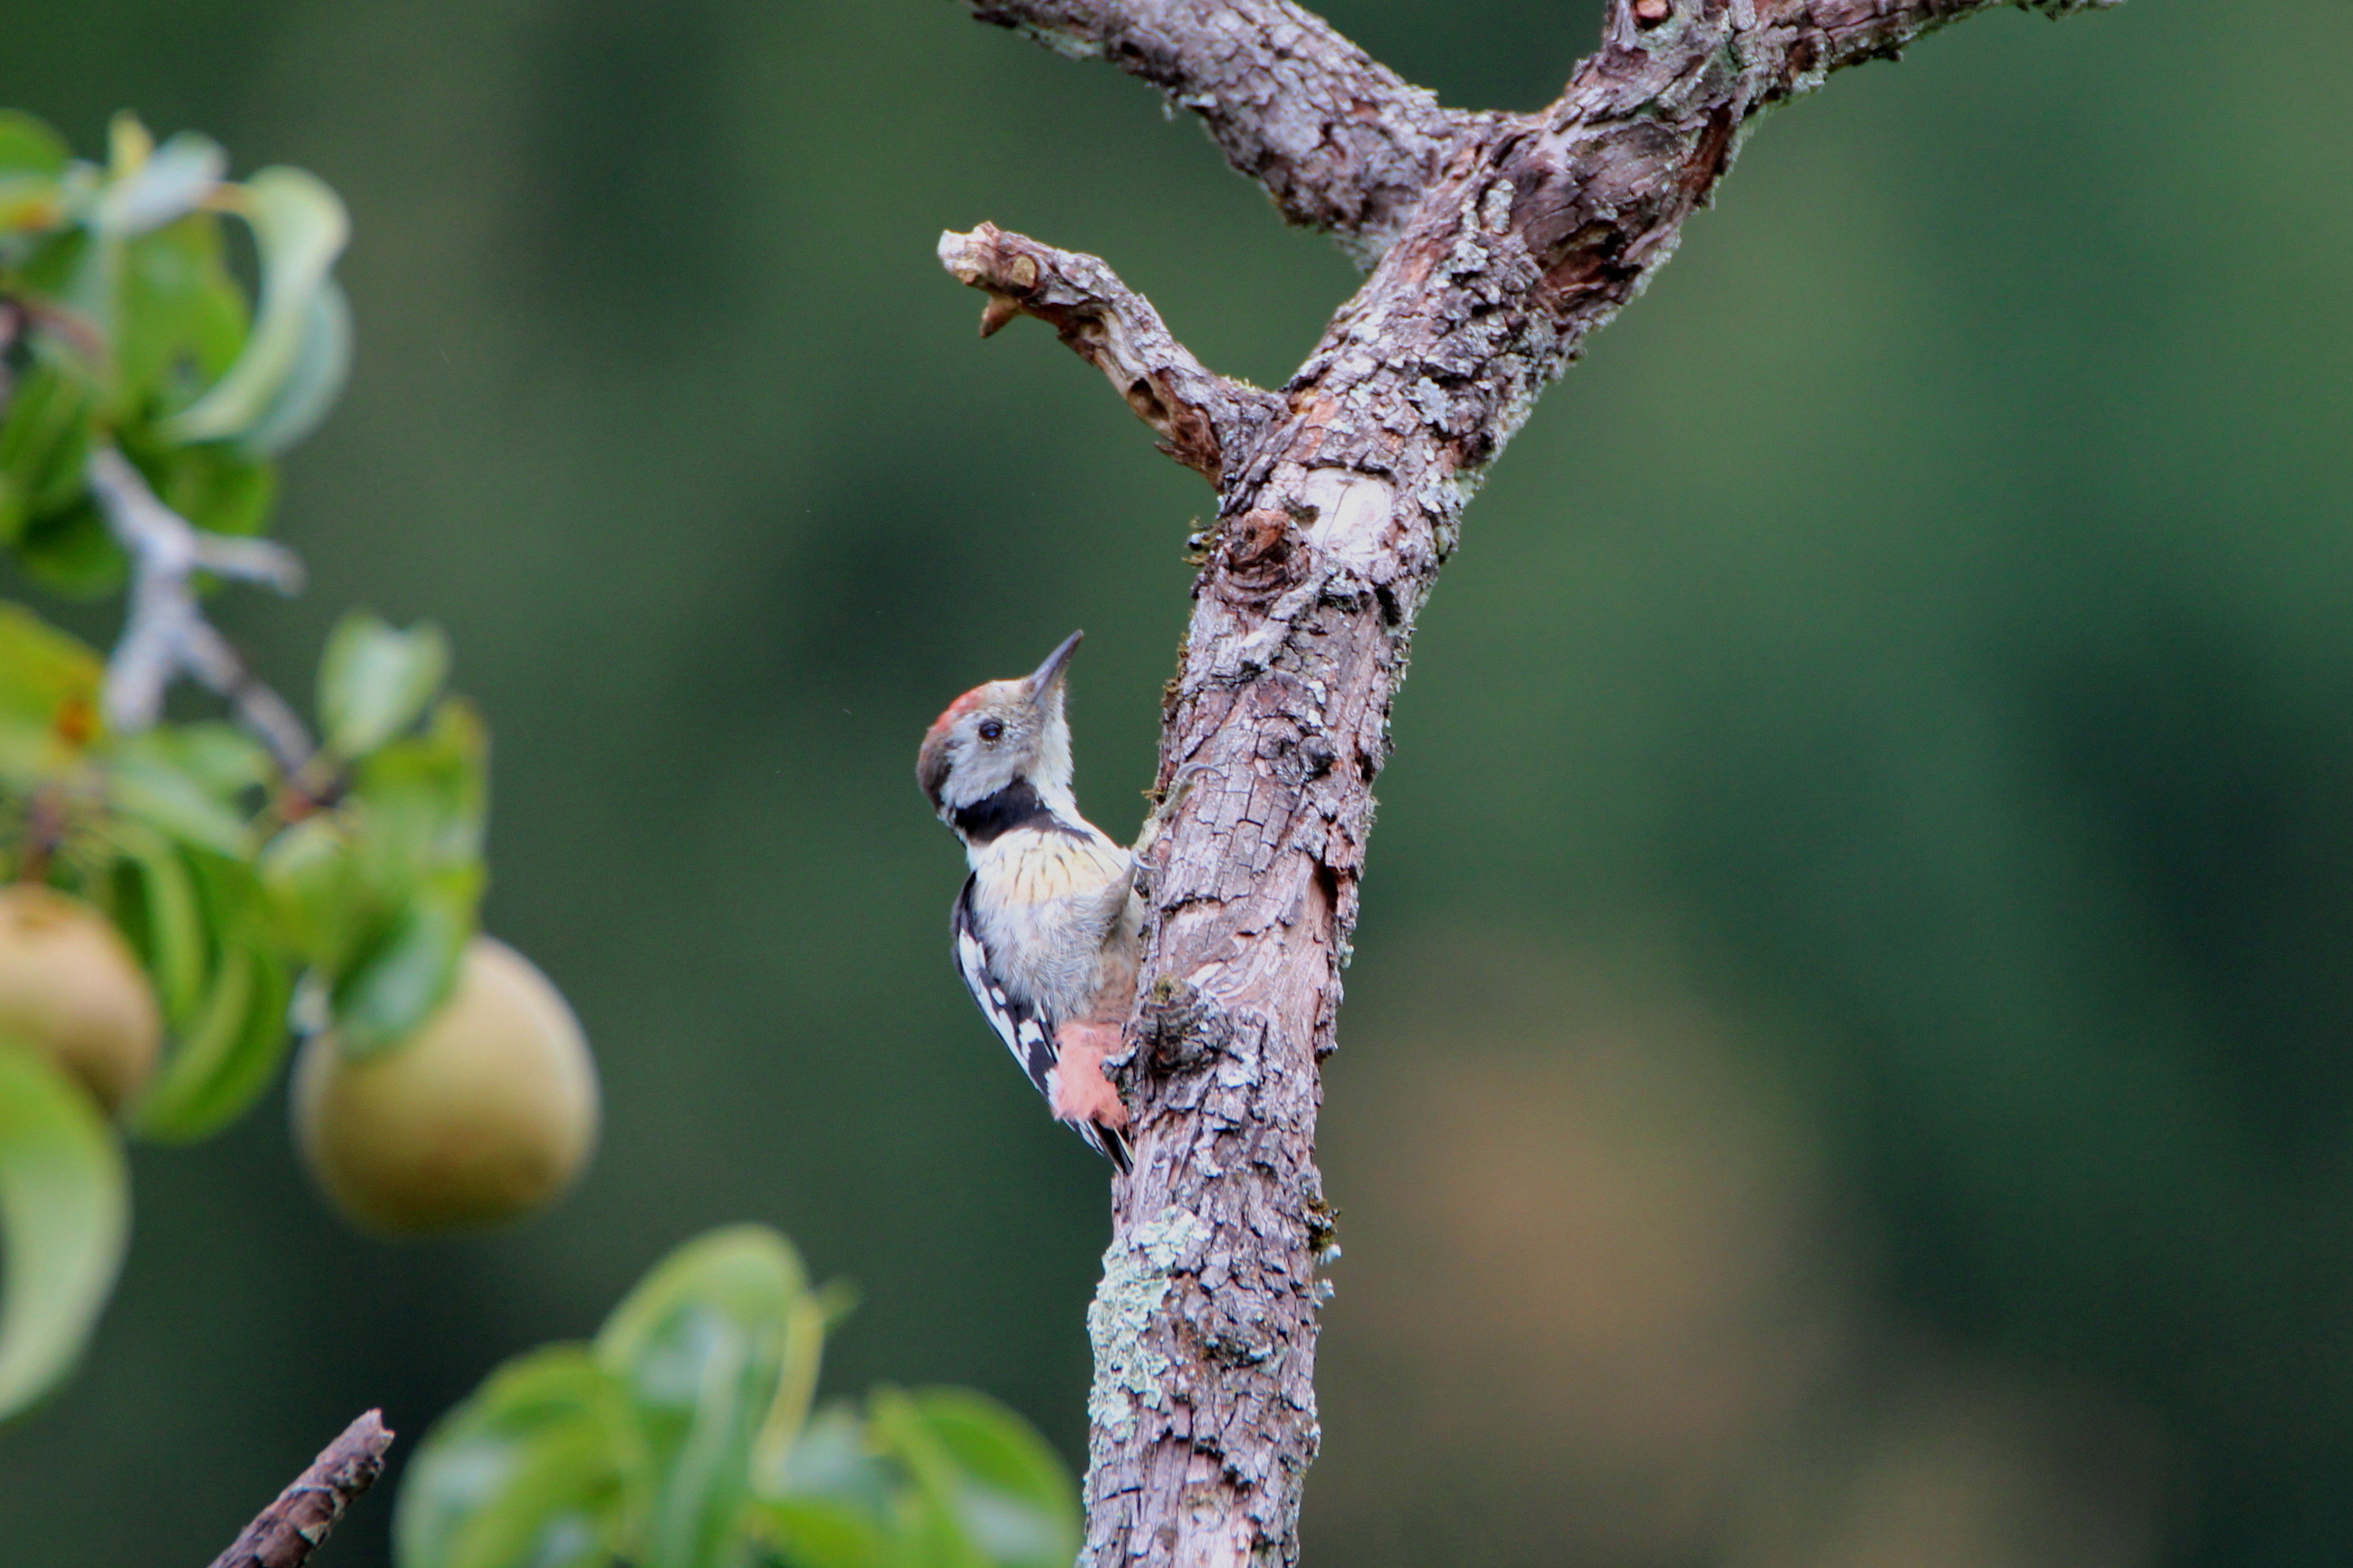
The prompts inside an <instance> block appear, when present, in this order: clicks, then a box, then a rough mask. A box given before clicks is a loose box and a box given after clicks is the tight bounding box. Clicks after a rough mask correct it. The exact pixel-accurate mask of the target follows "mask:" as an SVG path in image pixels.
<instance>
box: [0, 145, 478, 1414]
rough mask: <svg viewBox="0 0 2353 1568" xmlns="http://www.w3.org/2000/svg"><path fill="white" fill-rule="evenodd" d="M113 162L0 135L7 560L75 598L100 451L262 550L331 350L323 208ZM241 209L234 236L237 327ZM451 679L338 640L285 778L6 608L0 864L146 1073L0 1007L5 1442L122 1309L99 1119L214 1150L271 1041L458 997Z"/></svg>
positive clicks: (103, 559) (162, 154)
mask: <svg viewBox="0 0 2353 1568" xmlns="http://www.w3.org/2000/svg"><path fill="white" fill-rule="evenodd" d="M226 169H227V157H226V155H225V154H224V153H222V151H221V149H220V148H219V147H218V146H216V144H215V143H213V142H210V141H208V140H206V139H205V138H203V137H201V136H196V135H193V134H187V133H183V134H180V135H176V136H174V137H173V138H171V139H170V140H169V141H167V142H164V143H163V144H162V145H161V146H158V145H156V144H155V143H154V142H153V139H152V138H151V137H150V136H149V135H148V133H147V132H146V131H145V130H144V128H143V127H142V126H141V125H140V123H139V122H138V121H136V120H134V119H132V118H131V117H129V116H127V115H125V116H119V117H117V119H116V120H115V121H114V124H113V128H112V132H111V147H110V150H109V155H108V160H107V162H106V163H104V164H103V165H100V164H97V163H88V162H81V161H77V160H74V159H72V158H70V157H69V155H68V153H67V150H66V148H65V145H64V143H63V142H62V141H61V140H60V139H59V138H58V136H57V135H56V134H55V133H54V132H50V131H49V130H48V129H47V127H46V126H44V125H42V124H40V123H39V122H37V121H34V120H32V119H30V118H28V117H26V116H24V115H18V114H11V113H0V356H4V357H0V545H5V547H6V548H7V550H8V551H9V552H11V553H12V554H13V556H14V558H15V559H16V562H17V563H19V564H20V565H22V566H23V567H24V569H25V570H26V574H28V575H29V576H31V577H32V578H33V579H34V580H36V581H37V582H39V583H42V584H47V585H48V586H50V587H52V588H55V589H58V590H59V591H63V592H68V593H81V594H88V593H104V592H109V591H111V590H113V589H116V588H118V587H120V586H121V585H122V584H124V582H125V579H126V575H127V567H128V563H127V561H126V558H125V555H124V552H123V551H122V550H121V548H120V546H119V545H118V543H117V542H116V541H115V539H114V538H113V536H112V535H111V532H110V531H109V526H108V523H107V521H106V519H105V517H104V515H103V514H102V512H101V510H100V507H99V505H98V503H97V502H96V500H94V499H93V496H92V494H91V488H90V483H89V481H88V479H87V467H88V464H89V461H90V458H91V456H92V454H93V453H96V452H99V451H101V450H109V449H111V450H116V451H120V452H121V453H122V454H123V455H124V456H125V457H126V458H128V459H129V460H130V461H131V462H132V464H133V465H134V466H135V467H136V468H137V470H138V472H139V475H140V477H141V478H142V479H143V480H144V481H145V482H146V483H147V484H148V485H149V486H150V487H151V488H152V489H153V491H154V493H155V495H156V496H157V497H158V498H159V499H160V500H162V501H163V502H164V504H165V505H166V506H168V507H169V508H170V509H172V510H174V511H175V512H177V513H178V514H179V515H180V516H181V517H182V518H184V519H185V521H188V522H189V523H191V524H193V525H194V526H195V528H196V529H198V530H199V531H205V532H210V533H215V534H219V533H230V534H252V533H256V532H258V531H259V530H260V529H261V527H262V525H263V523H264V521H266V514H267V511H268V509H269V501H270V498H271V495H272V491H273V488H274V479H273V477H272V471H271V468H270V463H269V459H270V458H271V456H272V455H273V454H275V453H277V452H279V451H280V450H282V449H283V448H284V447H286V446H288V445H289V444H290V443H291V442H292V441H294V440H296V439H298V438H299V437H301V436H302V435H303V434H305V433H306V432H307V431H308V430H309V429H310V428H311V426H313V425H315V424H316V423H317V422H318V420H319V419H320V417H321V416H322V415H323V414H324V413H325V411H326V409H327V407H328V405H330V404H331V403H332V400H333V398H334V396H335V395H336V392H337V391H338V389H339V388H340V387H341V385H342V383H343V373H344V368H345V365H346V363H347V361H348V358H349V335H350V334H349V326H348V321H347V312H346V310H345V308H344V304H343V296H342V294H341V293H340V292H339V290H338V289H337V288H336V285H335V282H334V279H333V278H332V272H331V268H332V264H333V262H334V259H335V258H336V256H337V255H338V253H339V252H340V251H341V250H342V248H343V241H344V237H345V232H346V227H347V224H346V219H345V217H344V215H343V206H342V205H341V203H340V202H339V201H338V200H337V199H336V197H335V195H334V194H333V193H332V191H330V190H328V189H327V187H326V186H325V185H323V184H321V183H320V182H319V181H318V180H317V179H315V178H314V177H312V176H311V175H310V174H304V173H302V172H301V171H300V170H295V169H284V168H279V169H265V170H263V171H261V172H260V173H259V174H255V175H253V176H252V177H251V178H250V179H248V180H247V181H245V182H243V183H241V184H240V183H232V182H230V181H228V180H227V179H226V178H224V174H225V171H226ZM230 219H235V220H237V221H239V222H241V223H242V224H243V225H244V226H246V227H247V228H248V229H249V231H250V233H251V236H252V240H253V246H254V252H255V256H256V258H257V265H258V269H259V291H258V303H257V304H253V305H249V304H248V298H247V293H246V290H245V289H243V288H242V287H241V286H240V284H239V283H238V281H237V278H236V276H235V272H234V269H233V268H232V266H231V261H230V256H229V249H230V247H229V237H228V234H227V220H230ZM138 609H139V598H138V594H137V592H136V590H135V588H134V592H133V594H132V603H131V612H132V615H133V616H136V614H137V613H138ZM449 661H450V656H449V648H448V642H447V640H446V639H445V638H444V637H442V636H441V634H440V633H439V632H438V631H437V630H436V629H434V628H433V627H431V626H418V627H416V628H414V629H411V630H406V631H402V630H398V629H396V628H394V627H392V626H388V625H386V624H385V623H384V622H383V621H381V620H378V619H376V618H375V617H373V616H366V615H363V614H354V615H352V616H347V617H346V618H345V619H344V620H343V623H342V625H341V626H338V627H337V629H336V630H335V632H334V634H333V636H332V637H331V639H330V640H329V643H328V645H327V648H326V651H325V655H324V658H323V659H322V664H321V668H320V671H319V679H318V691H317V710H318V713H319V715H320V718H321V721H322V729H323V738H322V742H321V744H320V745H319V746H318V747H317V748H316V750H315V752H313V753H312V754H311V755H310V756H308V757H305V758H292V759H289V758H285V757H281V756H279V755H275V754H273V752H272V751H271V750H270V749H269V747H267V746H265V745H264V744H262V743H261V742H259V741H257V740H256V739H255V738H253V737H252V736H250V735H248V734H247V733H246V732H245V731H243V730H241V729H239V728H237V726H235V725H233V724H230V723H227V722H220V721H191V722H174V723H164V724H159V725H156V726H154V727H153V728H150V729H146V730H143V731H137V732H121V731H116V730H114V729H112V728H111V727H110V726H109V724H108V723H107V722H106V721H105V719H104V718H103V715H104V713H105V712H106V704H105V701H104V692H105V686H106V681H107V671H106V667H105V664H104V662H103V661H102V660H101V659H100V657H99V656H98V654H97V653H95V652H94V651H93V650H91V649H90V648H89V647H86V646H84V645H83V644H82V643H80V642H79V641H78V640H77V639H75V638H73V637H69V636H68V635H67V634H66V633H64V632H62V631H60V630H58V629H57V628H56V627H54V626H50V625H48V624H47V623H46V622H44V621H43V620H42V619H40V618H39V617H38V616H37V615H35V614H34V613H33V612H32V611H31V610H29V609H27V608H26V607H24V606H22V605H13V604H5V605H0V872H5V876H7V877H8V878H9V879H13V880H14V881H15V882H16V883H17V884H20V885H26V886H30V887H35V888H47V889H57V890H58V891H59V892H61V893H63V894H66V895H69V897H70V898H71V899H72V900H77V901H78V902H79V904H80V905H86V906H87V907H88V908H89V909H90V910H95V911H96V912H97V913H98V914H99V915H101V916H103V917H104V920H105V921H107V922H109V923H110V924H111V927H112V928H113V929H114V930H115V931H118V932H119V933H120V935H121V940H122V942H123V943H125V944H127V947H128V951H129V952H130V953H131V954H132V957H133V958H134V959H135V961H136V968H137V971H138V976H139V978H141V979H143V982H144V984H145V985H146V987H148V988H149V989H151V990H152V993H153V1004H152V1006H150V1005H147V1004H146V1003H145V1002H144V1001H143V999H142V998H138V997H132V998H128V999H127V1000H126V1001H125V1004H124V1005H126V1006H127V1007H129V1008H130V1010H131V1012H132V1014H133V1015H136V1014H137V1013H138V1011H139V1010H140V1009H141V1008H142V1007H144V1008H145V1009H146V1010H147V1011H148V1012H150V1013H152V1014H153V1015H154V1016H155V1018H156V1019H157V1021H158V1022H159V1024H160V1031H161V1035H162V1048H161V1051H160V1059H153V1058H157V1057H158V1055H159V1053H158V1052H157V1050H156V1048H155V1045H154V1043H153V1041H148V1042H146V1043H144V1044H142V1043H141V1042H139V1041H137V1040H132V1041H130V1042H129V1043H128V1044H127V1045H126V1046H125V1047H124V1049H125V1050H126V1051H128V1053H129V1055H130V1057H131V1058H136V1059H135V1060H134V1062H133V1067H132V1068H130V1069H126V1071H128V1072H129V1075H130V1077H132V1079H135V1080H136V1081H132V1082H129V1083H126V1084H124V1085H122V1086H121V1092H120V1093H119V1094H118V1093H116V1092H114V1091H113V1089H112V1088H111V1087H109V1086H105V1085H100V1086H96V1088H97V1092H96V1093H95V1095H94V1094H93V1092H92V1090H93V1087H94V1086H93V1085H92V1084H90V1083H89V1082H87V1081H83V1080H85V1079H88V1077H89V1074H88V1073H87V1072H86V1071H85V1072H82V1073H79V1074H78V1073H77V1070H76V1068H77V1063H76V1061H75V1060H74V1059H73V1051H74V1047H71V1046H70V1045H69V1044H68V1043H63V1040H64V1034H65V1033H67V1032H69V1031H64V1030H63V1029H62V1026H60V1029H59V1030H53V1031H50V1033H52V1034H54V1035H56V1036H57V1037H55V1038H40V1037H37V1036H38V1035H40V1034H41V1033H42V1032H43V1031H42V1029H41V1027H40V1026H39V1025H38V1022H37V1019H36V1021H35V1022H32V1023H27V1022H26V1020H27V1019H28V1018H35V1015H36V1014H38V1013H39V1012H40V1007H37V1006H35V1005H34V1004H33V1003H32V1002H28V1001H26V999H25V998H23V997H15V998H0V1005H5V1006H6V1007H7V1008H8V1009H9V1010H8V1012H7V1015H6V1016H7V1017H8V1018H9V1019H10V1020H13V1021H14V1023H13V1026H12V1027H11V1028H10V1029H8V1030H5V1031H0V1033H5V1036H6V1037H5V1038H0V1221H5V1241H6V1244H7V1252H6V1268H5V1272H0V1284H4V1285H5V1297H0V1418H5V1417H6V1416H8V1415H14V1414H15V1413H16V1412H17V1411H18V1410H20V1409H21V1408H23V1407H24V1406H25V1405H26V1404H28V1403H30V1402H31V1401H33V1400H34V1399H37V1397H38V1396H39V1395H40V1394H43V1393H45V1392H46V1391H47V1389H49V1388H50V1387H52V1386H54V1384H56V1382H57V1381H58V1378H60V1377H61V1376H62V1375H63V1374H64V1373H65V1372H66V1371H67V1370H68V1369H69V1367H70V1365H71V1363H72V1362H73V1359H74V1357H75V1355H76V1354H77V1352H79V1348H80V1346H81V1344H82V1342H83V1341H84V1339H85V1338H86V1337H87V1334H88V1332H89V1330H90V1325H91V1323H92V1322H93V1321H94V1320H95V1318H96V1315H97V1313H98V1311H99V1310H100V1308H101V1307H102V1306H103V1304H104V1302H105V1300H106V1298H107V1295H108V1293H109V1291H110V1289H111V1282H112V1279H113V1277H114V1274H115V1271H116V1268H118V1266H119V1263H120V1259H121V1251H122V1247H123V1244H124V1240H125V1237H126V1236H127V1231H128V1226H127V1219H126V1213H127V1197H126V1190H127V1183H126V1179H125V1175H124V1169H123V1162H122V1156H121V1151H120V1149H119V1147H118V1143H117V1140H116V1138H115V1136H114V1135H113V1133H112V1131H111V1130H110V1128H109V1124H108V1113H109V1112H112V1113H113V1114H114V1115H115V1116H116V1117H117V1118H118V1119H119V1121H120V1126H121V1131H124V1132H127V1133H129V1134H130V1135H132V1136H135V1137H138V1138H142V1139H147V1140H152V1141H154V1142H164V1143H185V1142H194V1141H195V1140H199V1139H203V1138H207V1137H210V1136H212V1135H213V1134H215V1133H216V1132H218V1131H221V1130H222V1129H223V1128H225V1127H226V1126H227V1125H228V1124H229V1123H230V1122H232V1121H235V1120H236V1119H237V1117H238V1116H239V1115H240V1114H242V1113H243V1112H244V1111H245V1110H247V1109H248V1108H249V1107H250V1106H251V1105H252V1104H253V1102H254V1101H255V1100H256V1099H257V1098H258V1097H259V1095H260V1094H261V1093H262V1091H263V1090H264V1089H266V1088H267V1087H268V1086H269V1083H270V1082H271V1081H272V1079H273V1078H274V1076H275V1074H276V1072H277V1069H278V1068H279V1067H280V1063H281V1062H282V1060H283V1059H284V1057H285V1054H286V1048H287V1046H288V1043H289V1037H290V1028H291V1027H292V1026H294V1025H299V1026H301V1028H303V1029H304V1030H305V1031H311V1030H317V1029H322V1028H330V1027H332V1029H333V1030H334V1031H335V1033H336V1037H337V1039H338V1040H339V1041H340V1042H341V1043H342V1044H343V1047H344V1049H346V1050H347V1051H349V1052H350V1053H352V1054H353V1056H354V1057H364V1056H366V1055H370V1054H373V1053H377V1052H381V1051H383V1050H384V1049H385V1048H386V1047H389V1046H391V1045H393V1044H395V1043H396V1042H398V1041H400V1040H401V1039H403V1038H404V1037H407V1036H409V1035H411V1034H412V1033H413V1032H414V1031H416V1030H417V1027H418V1026H420V1025H421V1024H422V1023H423V1022H424V1021H425V1020H426V1019H427V1017H429V1016H431V1015H432V1014H433V1012H434V1011H435V1009H436V1008H438V1006H439V1005H441V1004H442V1003H443V1001H444V1000H445V999H446V998H447V997H448V995H449V994H450V990H451V987H452V985H453V984H454V982H455V978H456V975H457V973H458V967H459V955H460V953H461V952H462V951H463V950H464V948H465V945H466V942H467V941H468V940H469V938H470V937H471V936H472V934H473V932H474V928H475V912H476V908H477V905H478V904H479V902H480V897H481V893H482V889H483V885H484V882H485V879H486V872H485V869H484V866H483V861H482V833H483V820H484V814H485V811H486V806H487V792H488V786H487V779H486V771H485V770H486V759H487V750H488V739H487V735H486V732H485V731H484V728H483V726H482V723H481V721H480V719H479V718H478V717H477V716H476V715H475V713H474V712H473V710H471V709H470V708H469V707H467V706H466V705H465V704H464V703H463V702H462V701H460V700H457V699H455V698H448V697H445V696H443V695H442V688H443V683H444V681H445V679H446V678H447V675H448V668H449ZM9 929H10V930H12V931H13V930H14V928H13V927H11V928H9ZM0 940H14V939H13V938H12V937H11V938H0ZM21 967H22V965H19V968H21ZM130 984H132V986H133V987H134V988H135V986H136V984H138V982H137V980H132V981H131V982H130ZM75 1002H76V999H74V998H71V997H68V998H64V999H62V1000H58V999H56V998H51V999H47V1000H46V1001H42V1002H41V1003H40V1006H41V1007H47V1008H49V1010H50V1011H52V1012H54V1011H55V1010H56V1009H57V1008H58V1007H61V1006H70V1005H74V1004H75ZM28 1009H29V1011H28ZM41 1016H47V1015H41ZM133 1032H134V1033H135V1032H136V1031H135V1030H134V1031H133ZM151 1067H152V1070H151ZM117 1100H119V1103H116V1101H117Z"/></svg>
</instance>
